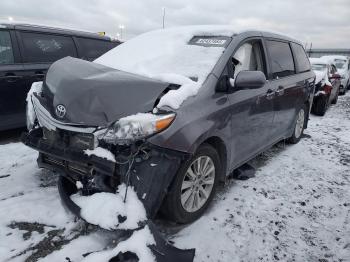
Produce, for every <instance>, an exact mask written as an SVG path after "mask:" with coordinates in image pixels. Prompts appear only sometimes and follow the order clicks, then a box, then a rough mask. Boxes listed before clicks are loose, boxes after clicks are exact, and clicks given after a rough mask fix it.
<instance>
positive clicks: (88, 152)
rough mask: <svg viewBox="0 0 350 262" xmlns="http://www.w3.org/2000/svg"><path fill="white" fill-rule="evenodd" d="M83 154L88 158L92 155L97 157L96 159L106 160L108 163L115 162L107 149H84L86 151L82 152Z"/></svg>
mask: <svg viewBox="0 0 350 262" xmlns="http://www.w3.org/2000/svg"><path fill="white" fill-rule="evenodd" d="M84 153H85V154H86V155H88V156H91V155H94V156H97V157H100V158H103V159H107V160H109V161H112V162H115V157H114V155H113V154H112V152H111V151H109V150H107V149H105V148H102V147H96V148H95V149H93V150H90V149H86V150H84Z"/></svg>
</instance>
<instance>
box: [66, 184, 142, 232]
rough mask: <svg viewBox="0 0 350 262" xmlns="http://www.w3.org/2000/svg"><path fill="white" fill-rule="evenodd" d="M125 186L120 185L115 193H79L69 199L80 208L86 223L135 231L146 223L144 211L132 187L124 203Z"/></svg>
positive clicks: (109, 228)
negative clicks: (83, 194) (140, 224)
mask: <svg viewBox="0 0 350 262" xmlns="http://www.w3.org/2000/svg"><path fill="white" fill-rule="evenodd" d="M126 188H127V187H126V185H125V184H121V185H120V186H119V187H118V190H117V193H116V194H112V193H95V194H93V195H90V196H82V195H80V194H79V193H78V194H75V195H72V196H71V199H72V200H73V202H74V203H75V204H77V205H78V206H79V207H80V215H81V217H82V218H83V219H85V220H86V221H87V222H88V223H90V224H93V225H97V226H100V227H102V228H104V229H107V230H114V229H136V228H138V227H139V223H140V222H143V221H146V219H147V217H146V210H145V208H144V206H143V204H142V202H141V201H140V200H139V199H138V197H137V194H136V192H135V191H134V190H133V188H132V187H129V188H128V194H127V198H126V201H125V203H124V194H125V190H126Z"/></svg>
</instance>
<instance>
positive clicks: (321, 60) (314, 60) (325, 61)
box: [310, 57, 333, 65]
mask: <svg viewBox="0 0 350 262" xmlns="http://www.w3.org/2000/svg"><path fill="white" fill-rule="evenodd" d="M310 62H311V64H322V65H333V63H332V62H331V61H330V60H329V59H328V58H323V57H321V58H310Z"/></svg>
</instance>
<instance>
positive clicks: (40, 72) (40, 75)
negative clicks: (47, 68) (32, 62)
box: [35, 71, 45, 80]
mask: <svg viewBox="0 0 350 262" xmlns="http://www.w3.org/2000/svg"><path fill="white" fill-rule="evenodd" d="M35 77H36V79H37V80H43V79H44V77H45V74H44V73H43V72H42V71H37V72H35Z"/></svg>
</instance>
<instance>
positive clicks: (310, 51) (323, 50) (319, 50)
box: [306, 48, 350, 57]
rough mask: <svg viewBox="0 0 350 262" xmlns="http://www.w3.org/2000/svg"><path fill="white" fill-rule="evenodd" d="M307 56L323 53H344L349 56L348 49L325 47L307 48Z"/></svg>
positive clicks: (349, 50)
mask: <svg viewBox="0 0 350 262" xmlns="http://www.w3.org/2000/svg"><path fill="white" fill-rule="evenodd" d="M306 52H307V53H308V55H309V57H321V56H324V55H345V56H349V57H350V49H340V48H339V49H336V48H335V49H326V48H313V49H307V50H306Z"/></svg>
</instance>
